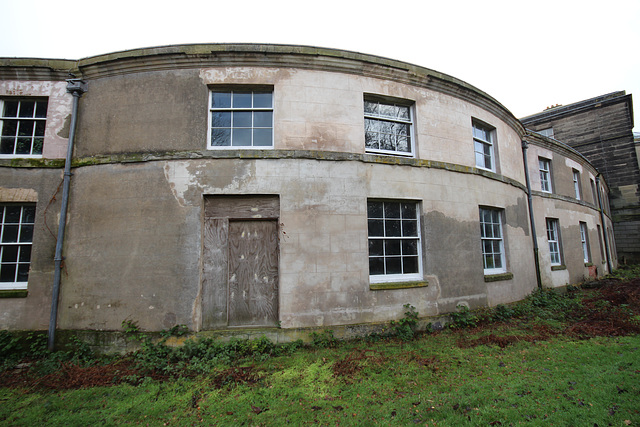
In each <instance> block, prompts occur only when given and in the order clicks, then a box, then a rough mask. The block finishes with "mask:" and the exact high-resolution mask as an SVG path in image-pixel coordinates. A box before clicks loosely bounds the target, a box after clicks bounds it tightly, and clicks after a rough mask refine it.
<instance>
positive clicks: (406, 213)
mask: <svg viewBox="0 0 640 427" xmlns="http://www.w3.org/2000/svg"><path fill="white" fill-rule="evenodd" d="M417 206H418V205H417V204H415V203H403V204H402V218H404V219H415V218H417V217H418V214H417V212H418V209H417Z"/></svg>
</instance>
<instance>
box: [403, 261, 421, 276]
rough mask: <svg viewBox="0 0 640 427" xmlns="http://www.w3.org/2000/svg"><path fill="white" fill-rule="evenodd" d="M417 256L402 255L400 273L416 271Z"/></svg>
mask: <svg viewBox="0 0 640 427" xmlns="http://www.w3.org/2000/svg"><path fill="white" fill-rule="evenodd" d="M418 271H419V270H418V257H402V273H404V274H414V273H418Z"/></svg>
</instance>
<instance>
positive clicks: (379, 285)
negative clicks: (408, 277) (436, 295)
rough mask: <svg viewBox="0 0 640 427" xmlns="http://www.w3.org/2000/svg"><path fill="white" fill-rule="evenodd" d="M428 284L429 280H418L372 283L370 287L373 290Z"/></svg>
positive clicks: (418, 286) (424, 285)
mask: <svg viewBox="0 0 640 427" xmlns="http://www.w3.org/2000/svg"><path fill="white" fill-rule="evenodd" d="M427 286H429V282H427V281H426V280H419V281H416V282H388V283H370V284H369V289H370V290H372V291H384V290H393V289H410V288H425V287H427Z"/></svg>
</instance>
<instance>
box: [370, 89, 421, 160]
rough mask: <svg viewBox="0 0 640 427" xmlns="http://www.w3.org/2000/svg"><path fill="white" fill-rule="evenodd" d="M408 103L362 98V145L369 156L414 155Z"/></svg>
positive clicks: (411, 123) (411, 122) (411, 121)
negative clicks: (370, 154)
mask: <svg viewBox="0 0 640 427" xmlns="http://www.w3.org/2000/svg"><path fill="white" fill-rule="evenodd" d="M412 127H413V120H412V117H411V105H410V104H409V102H402V101H397V102H394V101H387V100H381V99H378V98H374V97H365V99H364V132H365V134H364V145H365V150H366V151H367V152H371V153H380V154H395V155H401V156H412V155H413V142H412V137H411V134H412Z"/></svg>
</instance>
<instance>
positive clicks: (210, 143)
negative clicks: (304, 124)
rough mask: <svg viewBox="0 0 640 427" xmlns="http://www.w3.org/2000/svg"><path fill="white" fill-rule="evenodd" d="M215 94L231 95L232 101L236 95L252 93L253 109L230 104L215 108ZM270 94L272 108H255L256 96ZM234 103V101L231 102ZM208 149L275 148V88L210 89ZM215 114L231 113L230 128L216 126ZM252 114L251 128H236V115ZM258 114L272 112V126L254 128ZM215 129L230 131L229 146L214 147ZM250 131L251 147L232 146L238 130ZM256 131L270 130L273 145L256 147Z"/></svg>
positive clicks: (235, 87) (224, 86)
mask: <svg viewBox="0 0 640 427" xmlns="http://www.w3.org/2000/svg"><path fill="white" fill-rule="evenodd" d="M214 93H230V96H231V99H232V100H233V99H234V96H233V95H234V93H237V94H246V93H251V107H235V106H233V105H232V104H230V105H229V106H228V107H226V106H222V107H215V106H214V105H212V104H213V98H214ZM262 93H269V94H271V106H270V107H254V101H255V98H254V94H262ZM230 102H231V103H233V101H230ZM207 104H208V105H207V149H208V150H272V149H273V148H274V147H275V134H274V129H275V91H274V88H273V86H264V85H248V86H245V85H237V86H236V85H231V86H228V85H220V86H218V85H214V86H210V87H209V96H208V100H207ZM215 112H220V113H224V112H229V113H231V115H230V119H229V123H230V124H229V126H214V123H213V114H214V113H215ZM242 112H250V113H251V126H234V123H233V120H234V115H235V113H242ZM256 112H270V113H271V126H270V127H268V126H254V123H255V114H254V113H256ZM214 129H229V145H213V140H214V138H213V137H212V133H213V130H214ZM244 129H248V130H250V135H251V145H232V144H233V135H234V133H235V132H237V131H238V130H244ZM256 129H270V130H271V133H270V137H271V145H254V136H255V133H254V131H255V130H256Z"/></svg>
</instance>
